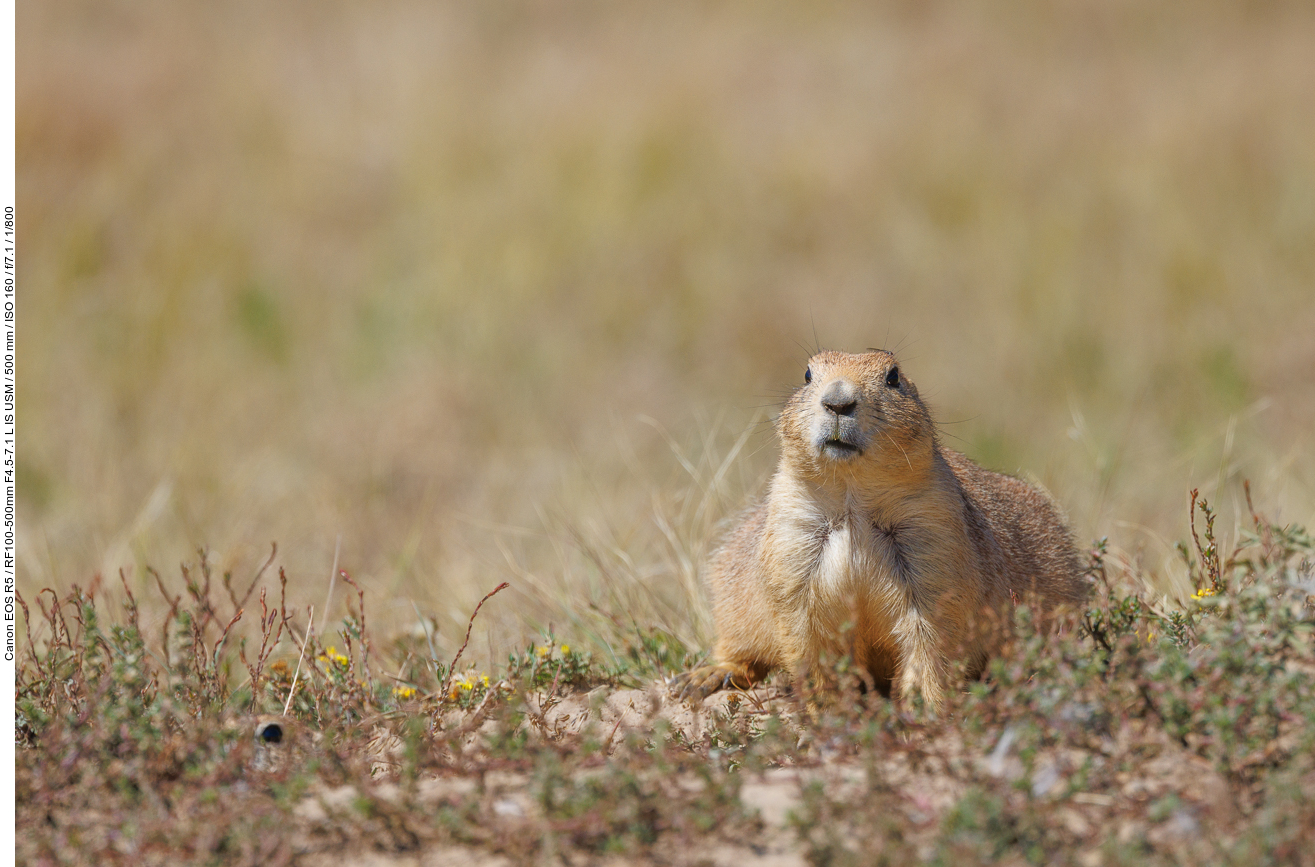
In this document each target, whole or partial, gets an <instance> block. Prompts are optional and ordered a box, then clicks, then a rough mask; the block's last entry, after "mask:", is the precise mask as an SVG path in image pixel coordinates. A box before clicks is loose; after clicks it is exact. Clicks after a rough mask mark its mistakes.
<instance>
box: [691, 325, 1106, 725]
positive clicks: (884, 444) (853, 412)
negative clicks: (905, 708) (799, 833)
mask: <svg viewBox="0 0 1315 867" xmlns="http://www.w3.org/2000/svg"><path fill="white" fill-rule="evenodd" d="M776 427H777V433H778V436H779V439H780V444H781V459H780V464H779V465H778V467H777V470H776V473H775V475H774V476H773V477H772V480H771V483H770V486H769V488H768V491H767V494H766V496H765V497H764V498H763V499H762V500H761V501H759V502H758V504H757V505H756V506H755V507H753V508H752V509H751V510H750V511H749V512H748V513H747V514H746V515H745V517H744V518H743V519H742V520H741V522H740V523H739V524H738V525H737V526H736V527H735V529H734V530H733V531H732V532H731V534H730V535H729V537H728V538H727V539H726V540H725V542H724V543H723V544H722V546H721V547H720V549H718V550H717V551H716V552H715V553H714V554H713V556H712V558H711V560H710V561H709V563H708V566H707V570H706V580H707V582H708V584H709V587H710V589H711V591H712V597H713V611H714V617H715V621H716V625H717V644H716V648H715V656H716V660H717V662H716V664H715V665H711V666H706V667H704V668H699V669H696V670H694V671H691V672H687V673H685V674H683V675H680V677H679V678H677V680H676V683H675V686H676V688H677V689H679V690H680V692H681V695H682V696H685V697H691V696H697V697H702V696H705V695H707V694H709V693H711V692H715V691H716V690H718V689H721V688H723V687H726V686H736V687H741V688H743V687H747V686H749V685H751V684H752V683H754V682H755V681H758V680H760V679H762V678H763V677H764V676H765V675H766V674H767V672H768V671H770V670H771V669H773V668H776V667H778V666H784V667H787V668H789V669H790V671H791V672H792V674H793V675H794V677H795V681H796V685H797V686H801V685H802V682H803V680H804V679H805V678H806V676H807V674H808V673H809V671H810V668H811V667H812V666H813V665H814V664H816V662H817V660H818V658H819V656H821V655H822V654H824V653H826V654H831V655H833V656H838V655H840V654H843V653H846V652H847V653H850V654H852V657H853V659H854V661H855V663H856V664H858V665H860V666H862V667H863V668H865V669H866V670H867V672H868V674H869V675H870V676H871V678H872V682H873V684H874V685H875V686H876V687H877V688H878V689H879V690H881V691H882V692H883V693H884V694H887V695H889V694H891V693H897V694H898V695H899V696H901V697H902V698H905V699H907V698H908V697H910V696H911V695H913V694H914V693H919V694H921V695H922V697H923V699H924V701H925V702H926V704H927V705H928V706H929V707H930V708H931V709H932V710H936V709H938V708H940V706H941V705H942V703H943V701H944V697H945V691H946V690H947V689H948V688H950V686H951V683H952V681H953V679H954V677H955V676H956V673H957V672H958V671H959V670H961V672H962V674H960V675H959V676H964V675H966V676H967V677H975V676H978V675H980V673H981V672H982V670H983V669H984V667H985V666H986V663H987V661H988V660H989V658H990V656H991V655H992V654H993V653H994V652H995V651H996V650H997V649H998V647H999V645H1000V643H1001V642H1002V641H1003V639H1004V638H1005V636H1006V635H1007V634H1008V630H1009V626H1010V624H1011V622H1012V614H1011V611H1010V609H1011V607H1012V606H1013V605H1014V604H1016V603H1017V602H1021V601H1028V602H1029V603H1031V604H1032V605H1033V606H1034V607H1038V608H1039V609H1040V610H1041V612H1042V613H1044V612H1046V611H1048V610H1049V609H1052V608H1053V607H1055V606H1056V605H1063V604H1071V605H1075V604H1079V603H1081V601H1082V600H1083V599H1084V598H1085V596H1086V594H1087V587H1086V584H1085V582H1084V581H1083V579H1082V566H1081V562H1080V560H1079V557H1078V554H1077V551H1076V550H1075V548H1074V545H1073V540H1072V537H1071V536H1070V535H1069V531H1068V529H1067V528H1066V527H1065V525H1064V521H1063V518H1062V517H1061V516H1060V512H1059V510H1058V509H1057V508H1056V506H1055V504H1054V503H1053V502H1052V501H1051V500H1050V498H1049V497H1048V496H1047V495H1046V494H1045V493H1043V492H1042V491H1040V490H1038V489H1037V488H1034V487H1032V486H1031V485H1028V484H1026V483H1025V482H1022V481H1020V480H1018V479H1015V478H1011V477H1009V476H1004V475H1000V474H999V473H993V472H990V471H988V470H985V469H982V468H981V467H979V466H978V465H977V464H975V463H973V462H972V461H970V460H969V459H968V458H966V457H964V456H963V455H961V454H959V453H958V452H955V451H952V450H951V449H947V448H945V447H944V446H942V445H941V444H940V442H939V441H938V438H937V435H936V426H935V423H934V422H933V421H932V418H931V414H930V413H929V412H928V411H927V408H926V406H925V405H924V404H923V403H922V401H921V399H919V397H918V390H917V389H916V388H915V387H914V385H913V383H912V381H910V380H909V378H908V377H907V376H906V375H905V373H904V372H903V371H902V370H901V368H900V366H899V364H898V362H897V361H896V359H895V356H894V355H893V354H891V353H890V352H886V351H883V350H870V351H868V352H865V353H862V354H858V355H851V354H849V353H844V352H834V351H825V352H821V353H818V354H817V355H815V356H813V357H812V358H811V359H810V360H809V363H808V369H807V371H806V372H805V374H804V385H803V386H802V387H800V388H799V389H798V390H796V391H795V392H794V394H793V395H791V396H790V398H789V399H788V400H787V401H786V403H785V407H784V409H783V410H782V412H781V414H780V417H779V419H778V420H777V425H776ZM846 625H848V627H849V628H848V629H846Z"/></svg>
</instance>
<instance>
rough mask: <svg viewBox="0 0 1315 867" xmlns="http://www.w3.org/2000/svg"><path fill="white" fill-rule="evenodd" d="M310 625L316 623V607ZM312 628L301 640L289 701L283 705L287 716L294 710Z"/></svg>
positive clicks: (310, 614) (310, 616)
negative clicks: (298, 679) (293, 700)
mask: <svg viewBox="0 0 1315 867" xmlns="http://www.w3.org/2000/svg"><path fill="white" fill-rule="evenodd" d="M306 622H307V623H308V624H310V623H314V622H315V606H314V605H312V606H311V607H310V611H309V613H308V614H307V615H306ZM310 633H311V630H310V627H309V626H308V627H307V628H306V637H305V638H303V639H302V640H301V654H300V655H299V656H298V657H297V667H296V669H295V670H294V671H293V672H292V686H291V687H290V688H289V689H288V700H287V701H285V702H284V703H283V715H284V716H287V715H288V711H289V710H291V709H292V697H293V696H294V695H296V694H297V675H299V674H301V661H302V660H303V659H305V658H306V642H307V641H310Z"/></svg>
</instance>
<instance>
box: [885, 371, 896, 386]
mask: <svg viewBox="0 0 1315 867" xmlns="http://www.w3.org/2000/svg"><path fill="white" fill-rule="evenodd" d="M886 385H888V386H890V387H891V388H899V368H898V367H892V368H891V369H890V372H889V373H887V374H886Z"/></svg>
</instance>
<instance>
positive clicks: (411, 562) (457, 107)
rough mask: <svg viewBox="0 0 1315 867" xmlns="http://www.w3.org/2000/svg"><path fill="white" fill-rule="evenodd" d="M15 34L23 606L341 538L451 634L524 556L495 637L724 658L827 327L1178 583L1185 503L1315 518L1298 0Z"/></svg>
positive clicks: (289, 559)
mask: <svg viewBox="0 0 1315 867" xmlns="http://www.w3.org/2000/svg"><path fill="white" fill-rule="evenodd" d="M19 20H20V23H21V35H22V41H21V44H20V48H19V57H18V61H19V67H18V68H19V87H18V121H19V127H18V148H19V151H18V152H19V175H18V192H19V206H20V213H21V214H22V217H23V229H24V245H23V268H24V277H25V285H26V286H27V287H28V289H27V292H26V293H25V295H24V304H23V323H22V324H23V347H22V349H23V358H22V362H23V363H22V380H21V382H20V393H19V400H20V403H21V406H22V411H23V425H22V428H21V431H20V436H21V440H20V449H21V453H22V456H23V459H22V461H21V468H20V473H21V475H20V486H21V488H20V497H21V499H20V510H19V518H20V529H21V531H22V533H21V540H22V541H21V548H20V553H21V562H20V574H19V579H20V586H22V587H25V588H27V589H28V590H29V592H30V591H32V590H34V589H35V588H37V587H40V586H47V585H48V586H54V587H59V588H64V589H67V588H68V586H69V585H70V584H71V583H74V582H79V583H83V584H85V583H86V582H87V581H88V580H90V576H92V575H93V574H95V573H97V572H100V573H101V574H102V575H104V576H105V577H106V578H112V577H113V576H114V575H115V574H116V572H117V570H118V569H119V568H120V567H128V568H129V570H130V581H131V582H132V586H133V587H134V588H135V589H136V590H137V591H138V593H139V595H144V594H142V593H141V590H142V589H143V588H144V587H145V586H146V585H147V577H146V574H145V572H144V570H143V565H144V564H145V563H147V562H154V563H169V562H177V561H179V560H181V559H184V558H186V557H191V556H192V555H193V552H194V551H195V549H196V548H197V546H202V545H204V546H208V547H209V549H210V550H211V551H212V557H213V558H214V559H215V561H216V564H217V566H218V567H219V568H221V569H231V570H237V571H238V572H243V571H244V570H254V569H255V568H256V566H257V565H258V564H259V562H261V561H262V560H263V558H264V556H265V551H266V550H267V549H268V545H269V542H270V540H273V539H277V540H278V541H279V543H280V545H281V559H280V563H281V564H282V565H284V566H285V568H286V570H287V573H288V574H289V576H291V578H292V580H293V582H294V585H297V586H311V585H314V586H318V585H319V582H320V581H322V580H323V579H322V577H321V576H324V575H326V574H328V572H329V566H330V561H331V559H332V555H333V551H334V547H335V545H334V542H335V539H336V538H337V537H338V535H339V534H341V536H342V552H343V554H342V556H343V562H344V564H345V565H348V566H349V567H350V568H351V570H352V571H353V573H354V574H356V575H358V576H359V577H360V578H361V580H362V582H363V584H364V586H366V587H367V588H368V589H369V590H370V592H372V593H377V594H378V595H379V597H380V598H381V599H385V600H392V601H390V602H386V603H384V604H383V605H381V608H382V610H380V611H379V613H378V617H379V618H380V623H381V625H384V624H388V625H391V626H392V627H395V628H399V629H400V628H409V627H410V626H412V625H414V623H415V621H416V616H415V611H416V607H418V608H419V609H420V610H421V611H422V612H425V613H426V614H427V615H432V616H434V617H435V618H436V619H437V622H438V623H439V625H440V632H441V636H440V641H441V642H443V643H444V645H445V646H446V645H447V643H448V642H449V641H451V640H453V639H455V637H456V636H457V634H458V633H459V630H460V627H461V625H462V624H463V622H464V617H465V612H467V611H469V609H470V607H471V606H472V605H473V603H474V601H476V600H477V599H478V598H479V597H480V595H482V594H483V593H484V592H485V591H486V590H487V589H488V587H490V586H493V585H494V584H496V583H497V582H498V581H500V580H504V579H510V580H513V582H514V589H513V591H512V592H513V593H514V594H516V596H515V597H514V601H513V602H512V603H511V604H504V605H502V606H499V608H498V610H496V611H490V612H488V614H487V615H486V616H488V617H489V624H490V626H492V627H495V628H494V633H493V634H494V635H495V636H496V638H495V639H494V646H493V647H492V648H489V647H486V648H483V649H482V651H481V652H484V653H490V652H491V653H493V655H494V656H495V657H496V656H499V655H500V654H501V652H502V650H505V649H506V648H507V647H509V646H512V645H516V644H519V642H520V641H521V639H522V638H523V637H524V636H525V634H526V633H527V631H533V630H534V629H535V628H538V627H541V626H543V625H546V621H549V620H552V621H553V622H556V623H559V624H560V623H564V622H566V621H568V620H571V621H572V622H573V625H579V624H576V623H574V621H576V620H579V619H580V618H582V617H584V615H582V614H581V613H580V611H581V605H580V603H581V601H582V600H585V599H590V600H594V601H599V600H602V599H604V598H610V599H614V600H625V601H626V604H627V605H628V606H630V607H631V609H632V610H633V612H634V614H635V616H636V617H637V618H638V619H640V620H644V621H646V622H661V623H663V624H665V625H666V626H667V628H670V629H671V630H673V631H675V632H678V633H680V634H682V635H686V636H692V637H696V638H699V639H706V638H707V628H706V623H705V622H703V621H702V620H701V619H700V618H699V616H697V615H696V614H695V613H694V612H695V611H697V610H698V606H697V605H694V604H691V600H692V599H695V600H696V599H697V592H696V591H695V592H691V589H690V588H691V586H693V585H694V582H692V581H691V579H690V568H691V565H690V564H692V563H696V562H697V560H698V558H699V556H700V555H701V553H702V552H703V550H704V549H705V548H706V545H707V543H708V540H709V539H710V538H711V537H712V536H714V535H715V524H716V521H717V520H719V519H721V518H723V517H724V516H725V515H727V514H728V513H730V512H733V511H734V510H735V509H736V508H737V507H738V506H739V505H740V504H741V503H742V502H743V500H744V498H745V497H746V496H747V495H748V493H749V492H751V491H752V490H753V489H754V488H755V487H756V485H757V484H758V482H759V481H760V480H761V478H762V477H763V475H764V474H765V473H766V471H767V470H768V468H769V467H770V465H771V462H772V460H773V457H772V452H773V443H772V437H771V435H770V433H769V432H768V428H767V425H766V424H765V420H766V419H768V418H770V414H771V407H772V406H773V404H774V403H775V402H776V401H777V400H778V398H779V396H780V395H781V393H782V390H783V389H785V388H789V387H790V386H791V385H792V384H793V383H794V382H795V381H796V380H797V379H798V375H799V368H800V367H801V366H802V361H803V359H804V358H805V357H806V355H807V347H810V346H812V345H814V343H815V342H816V343H818V344H823V345H827V346H836V347H847V348H862V347H865V346H870V345H886V346H895V347H898V348H899V349H900V350H901V353H902V355H903V356H904V357H905V360H906V367H907V369H908V370H909V371H910V372H911V374H912V375H913V376H914V377H915V378H916V379H917V381H918V383H919V385H920V387H921V389H922V391H923V393H924V394H927V395H929V396H930V398H931V400H932V401H933V402H934V404H935V406H936V407H937V409H938V411H939V417H940V419H941V421H942V424H943V428H944V431H945V434H946V437H947V438H948V439H949V441H950V442H951V443H952V444H954V445H956V446H959V447H960V448H962V449H964V450H966V451H967V452H968V453H970V454H971V455H973V456H975V457H978V458H979V459H981V460H983V461H984V462H986V463H988V464H989V465H991V466H993V467H995V468H999V469H1003V470H1007V471H1023V472H1027V473H1031V474H1034V475H1035V476H1037V477H1038V478H1039V479H1040V480H1042V481H1043V482H1045V483H1046V484H1047V485H1048V486H1050V487H1051V488H1052V489H1053V490H1054V491H1055V492H1056V494H1057V495H1058V496H1059V498H1060V499H1061V500H1062V501H1063V502H1064V503H1065V504H1066V505H1067V506H1068V508H1069V509H1070V511H1071V514H1072V517H1073V519H1074V521H1075V523H1076V526H1077V529H1078V533H1079V536H1080V537H1084V538H1094V537H1097V536H1103V535H1108V536H1110V537H1111V538H1112V540H1113V544H1114V546H1115V547H1116V549H1118V550H1124V551H1127V552H1128V553H1129V556H1133V557H1144V558H1147V559H1148V560H1149V561H1150V562H1151V563H1152V564H1153V565H1156V566H1157V567H1158V566H1159V565H1160V564H1162V563H1163V562H1165V561H1167V560H1168V559H1169V558H1171V556H1172V552H1171V550H1170V546H1169V544H1168V542H1167V541H1166V540H1169V539H1173V538H1177V537H1179V536H1181V534H1182V526H1181V523H1182V522H1181V515H1182V505H1183V498H1184V495H1183V491H1185V490H1186V489H1187V488H1189V487H1194V486H1199V487H1201V488H1202V489H1203V490H1205V491H1206V492H1207V494H1208V495H1210V496H1211V497H1212V498H1215V499H1220V497H1214V494H1215V491H1216V490H1217V491H1219V492H1220V496H1221V497H1222V498H1223V499H1221V502H1220V505H1221V507H1223V508H1224V511H1225V514H1226V515H1227V518H1228V520H1226V521H1225V523H1224V525H1223V526H1232V519H1233V518H1234V517H1235V516H1236V515H1238V514H1241V512H1240V510H1239V509H1237V508H1236V507H1237V504H1236V503H1235V502H1234V501H1233V500H1234V499H1235V498H1234V496H1233V494H1231V493H1227V494H1226V493H1225V492H1231V491H1235V490H1237V485H1236V481H1237V479H1238V477H1239V476H1241V475H1243V474H1245V475H1246V476H1248V477H1250V478H1251V479H1253V481H1254V482H1255V484H1256V486H1257V488H1258V490H1259V491H1260V492H1262V495H1263V497H1264V499H1265V501H1266V502H1268V503H1272V504H1273V506H1274V508H1275V510H1276V513H1277V514H1279V515H1281V516H1283V517H1285V518H1287V519H1295V520H1301V521H1306V522H1307V523H1309V519H1310V516H1311V515H1312V514H1313V513H1315V475H1312V474H1313V473H1315V469H1312V463H1311V461H1310V460H1309V458H1308V451H1307V444H1306V440H1305V438H1306V436H1307V435H1308V432H1309V430H1311V429H1312V427H1313V426H1315V379H1312V377H1311V376H1310V373H1309V372H1310V370H1312V369H1315V338H1312V336H1311V335H1312V334H1315V303H1312V301H1313V296H1312V290H1311V287H1312V286H1313V285H1315V253H1313V252H1312V250H1313V249H1315V248H1313V247H1312V245H1311V244H1310V243H1309V241H1310V238H1311V237H1315V154H1313V153H1312V150H1311V148H1310V147H1309V143H1310V142H1311V141H1312V140H1315V86H1313V85H1315V65H1312V64H1311V62H1310V59H1309V58H1310V57H1311V56H1315V14H1313V13H1312V11H1311V9H1310V7H1309V5H1308V4H1303V3H1265V4H1259V5H1250V6H1246V7H1245V8H1243V7H1238V6H1237V5H1236V4H1231V3H1224V2H1217V3H1203V4H1192V5H1191V6H1190V7H1188V6H1182V7H1157V8H1156V9H1147V8H1144V4H1140V3H1134V2H1118V3H1107V2H1099V3H1097V2H1071V3H1065V4H1060V5H1058V6H1055V5H1054V4H1035V3H1022V4H1014V5H1012V6H1011V7H1010V8H1009V9H1008V10H1001V9H999V8H997V7H996V6H995V5H994V4H967V5H965V4H959V3H954V4H950V3H930V4H913V5H904V6H891V7H889V8H885V9H872V8H869V6H868V5H866V4H841V5H838V6H833V7H830V8H829V9H828V10H827V11H820V10H815V9H813V8H812V7H811V6H809V5H807V4H793V3H778V4H772V5H771V6H769V7H761V6H760V5H757V4H740V3H730V4H720V5H716V6H710V5H702V4H685V3H679V4H663V5H662V7H661V8H660V9H655V8H651V7H649V6H646V5H643V4H604V5H597V4H589V3H568V4H562V5H552V4H542V3H510V2H509V3H499V4H494V5H489V4H476V5H473V6H472V5H460V4H425V3H410V2H402V3H396V4H389V5H387V6H386V7H383V8H378V7H370V8H369V9H365V8H361V9H355V8H352V7H350V6H346V5H333V6H331V7H325V6H324V5H323V4H313V5H312V4H307V3H300V4H297V3H294V4H284V5H282V6H280V7H279V8H278V9H277V10H272V9H268V8H266V7H264V6H261V5H259V4H252V3H239V4H222V5H221V6H218V7H216V6H213V5H212V4H204V3H160V4H147V5H141V4H136V5H133V6H131V7H113V8H106V7H104V6H103V5H102V4H92V3H80V2H72V0H61V2H57V3H33V2H27V3H23V4H20V11H19ZM646 419H647V420H651V422H650V421H647V420H646ZM744 431H749V433H750V435H749V438H748V440H747V443H746V444H745V447H744V449H743V451H742V453H741V454H739V455H738V457H737V459H736V460H735V461H733V462H732V464H731V465H730V466H729V469H728V470H727V471H726V472H724V473H720V475H719V474H718V473H719V470H720V468H721V464H722V460H723V458H725V457H726V456H727V455H728V454H730V453H731V451H732V448H733V444H734V443H735V442H736V440H737V439H738V438H739V436H740V434H741V433H742V432H744ZM671 442H674V443H675V444H676V445H675V446H674V447H673V446H672V445H671V444H670V443H671ZM682 455H683V456H685V457H687V458H688V460H689V462H690V464H691V465H692V466H693V467H694V469H695V475H696V476H697V479H691V478H690V476H689V474H688V473H686V471H685V469H684V468H682V465H681V456H682ZM714 477H715V479H716V484H713V481H714ZM1229 483H1233V484H1231V485H1230V484H1229ZM655 516H661V517H662V518H664V519H665V521H666V522H667V524H668V529H669V530H670V533H667V532H664V528H661V527H660V526H659V525H660V523H661V522H655V520H654V519H655ZM1171 580H1173V581H1176V582H1177V589H1178V590H1179V591H1180V592H1181V591H1182V590H1183V588H1184V586H1185V585H1184V584H1183V576H1182V574H1181V570H1179V571H1178V572H1177V573H1175V574H1174V575H1173V576H1172V578H1171ZM637 585H642V587H643V588H645V589H643V590H637V589H636V586H637ZM334 605H335V607H334V609H333V610H334V613H335V616H336V615H337V614H340V613H341V612H342V608H341V606H342V599H341V597H340V598H339V599H338V600H336V601H335V602H334Z"/></svg>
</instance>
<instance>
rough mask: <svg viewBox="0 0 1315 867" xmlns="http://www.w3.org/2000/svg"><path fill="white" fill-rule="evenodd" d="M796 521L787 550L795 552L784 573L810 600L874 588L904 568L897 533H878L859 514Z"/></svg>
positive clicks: (882, 531)
mask: <svg viewBox="0 0 1315 867" xmlns="http://www.w3.org/2000/svg"><path fill="white" fill-rule="evenodd" d="M799 518H800V520H798V521H797V522H796V523H795V525H794V526H793V527H792V528H791V532H790V533H789V534H788V535H790V536H793V537H794V542H793V544H790V543H787V547H790V548H794V549H795V550H796V551H797V552H798V556H797V557H793V558H790V559H791V560H792V561H793V562H791V563H790V567H792V568H789V571H790V572H792V573H793V575H792V576H791V577H792V578H793V579H794V580H795V581H798V582H800V583H801V584H803V585H804V586H806V587H807V588H808V589H809V591H810V595H812V596H814V597H816V596H818V595H821V596H830V595H834V594H843V595H846V596H850V595H853V594H856V593H858V594H863V593H867V592H871V591H873V590H879V589H880V588H882V587H883V586H886V585H888V584H889V583H890V582H891V581H893V580H894V579H896V578H897V577H899V573H900V571H901V569H903V568H905V567H906V565H907V560H906V556H905V553H904V551H903V550H902V548H901V546H900V540H899V533H898V531H891V530H886V529H883V528H882V527H881V526H880V525H878V524H876V523H874V522H873V521H872V520H871V519H870V518H868V517H866V516H865V515H863V514H862V513H859V512H853V511H851V512H846V513H843V514H840V515H834V516H827V515H823V514H812V515H807V516H805V515H800V516H799Z"/></svg>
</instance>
